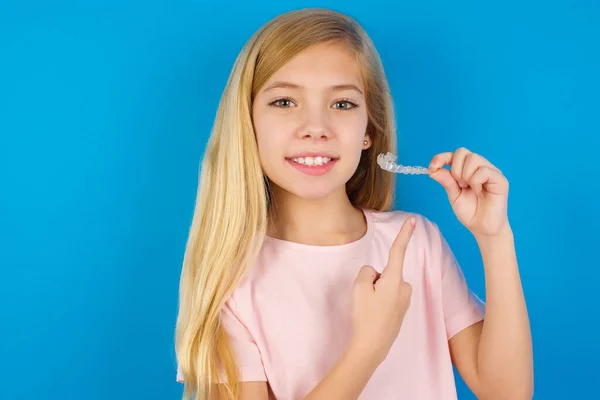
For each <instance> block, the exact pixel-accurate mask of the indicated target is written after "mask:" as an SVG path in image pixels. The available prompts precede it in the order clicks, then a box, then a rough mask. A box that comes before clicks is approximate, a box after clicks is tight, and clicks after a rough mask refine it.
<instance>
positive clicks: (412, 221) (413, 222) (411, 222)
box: [410, 217, 416, 226]
mask: <svg viewBox="0 0 600 400" xmlns="http://www.w3.org/2000/svg"><path fill="white" fill-rule="evenodd" d="M415 223H416V221H415V217H410V224H411V225H412V226H415Z"/></svg>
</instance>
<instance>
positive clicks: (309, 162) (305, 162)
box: [293, 156, 331, 167]
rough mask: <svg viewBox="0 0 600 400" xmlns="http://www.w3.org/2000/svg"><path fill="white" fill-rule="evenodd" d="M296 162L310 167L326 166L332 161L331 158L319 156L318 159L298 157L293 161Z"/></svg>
mask: <svg viewBox="0 0 600 400" xmlns="http://www.w3.org/2000/svg"><path fill="white" fill-rule="evenodd" d="M293 161H294V162H296V163H298V164H302V165H308V166H311V167H312V166H319V165H325V164H327V163H328V162H330V161H331V158H329V157H321V156H317V157H298V158H294V159H293Z"/></svg>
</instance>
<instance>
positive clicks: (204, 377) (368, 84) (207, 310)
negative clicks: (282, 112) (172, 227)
mask: <svg viewBox="0 0 600 400" xmlns="http://www.w3.org/2000/svg"><path fill="white" fill-rule="evenodd" d="M324 42H337V43H341V44H343V45H345V46H346V48H347V49H348V50H350V51H351V52H352V54H354V55H355V57H356V59H357V61H358V63H359V65H360V67H361V72H362V76H363V82H364V86H365V90H366V92H365V97H366V103H367V112H368V116H369V121H368V124H367V132H368V133H369V135H370V138H371V141H372V146H371V147H370V148H369V149H367V150H365V151H363V155H362V157H361V160H360V162H359V166H358V168H357V170H356V172H355V173H354V175H353V176H352V178H351V179H350V180H349V181H348V182H347V184H346V191H347V193H348V197H349V199H350V201H351V203H352V204H353V205H354V206H355V207H358V208H368V209H375V210H380V211H383V210H387V209H389V208H390V207H391V206H392V202H393V193H394V187H393V182H394V181H393V179H392V174H388V173H385V172H383V171H382V170H381V169H380V168H379V167H378V166H377V164H376V157H377V154H379V153H382V152H387V151H392V152H395V150H396V132H395V119H394V113H393V104H392V98H391V95H390V90H389V87H388V83H387V79H386V77H385V74H384V70H383V66H382V64H381V60H380V58H379V55H378V53H377V51H376V50H375V47H374V45H373V43H372V42H371V40H370V38H369V37H368V35H367V34H366V32H365V31H364V29H363V28H362V27H361V26H360V25H359V24H358V23H357V22H356V21H355V20H354V19H352V18H350V17H348V16H346V15H344V14H341V13H339V12H336V11H332V10H328V9H322V8H312V9H302V10H295V11H290V12H287V13H284V14H281V15H279V16H278V17H276V18H275V19H273V20H271V21H269V22H268V23H266V24H265V25H264V26H262V27H261V28H260V29H259V30H258V31H257V32H256V33H255V34H254V35H253V36H252V37H251V38H250V40H249V41H248V42H247V43H246V45H245V46H244V47H243V49H242V50H241V52H240V54H239V56H238V58H237V59H236V61H235V64H234V66H233V70H232V71H231V74H230V76H229V79H228V81H227V85H226V87H225V89H224V92H223V95H222V98H221V101H220V104H219V108H218V112H217V115H216V118H215V122H214V126H213V129H212V132H211V136H210V139H209V140H208V144H207V148H206V152H205V155H204V159H203V161H202V166H201V173H200V179H199V185H198V193H197V198H196V206H195V210H194V215H193V220H192V223H191V227H190V231H189V237H188V241H187V245H186V250H185V255H184V260H183V268H182V272H181V281H180V288H179V292H180V297H179V314H178V318H177V327H176V334H175V349H176V354H177V362H178V365H179V368H180V371H181V373H182V375H183V379H184V382H185V387H184V395H183V398H184V399H189V398H194V399H201V400H208V399H212V398H213V397H212V396H214V394H215V389H216V385H214V384H216V383H221V381H220V379H219V376H220V371H223V372H224V373H225V376H226V381H227V384H226V385H219V386H218V391H219V393H220V394H221V396H222V398H228V399H237V398H238V397H239V393H240V384H239V373H238V370H237V365H236V362H235V357H234V354H233V352H232V349H231V347H230V345H229V342H228V336H227V334H226V332H225V330H224V328H223V327H222V326H221V324H220V317H219V316H220V312H221V308H222V307H223V305H224V303H225V302H226V301H227V299H228V298H229V296H230V295H231V294H232V292H233V291H234V289H235V288H236V286H237V285H238V283H239V281H240V280H241V278H242V277H243V276H244V273H245V272H246V270H247V268H248V266H249V265H251V264H252V262H253V260H254V259H255V257H256V256H257V254H258V251H259V250H260V247H261V246H262V240H263V238H264V235H265V234H266V227H267V218H268V217H269V210H270V208H271V207H270V204H271V201H270V197H271V192H270V189H269V185H268V179H267V178H266V177H265V175H264V174H263V171H262V168H261V163H260V159H259V155H258V148H257V143H256V140H255V135H254V128H253V121H252V113H251V110H252V101H253V99H254V96H255V94H256V93H257V91H258V90H260V88H261V87H262V86H263V85H264V84H265V83H266V82H267V80H268V79H269V78H270V77H271V76H272V74H273V73H274V72H275V71H277V70H278V69H279V68H280V67H281V66H283V65H284V64H285V63H286V62H287V61H288V60H290V59H291V58H292V57H294V56H295V55H296V54H298V53H299V52H301V51H302V50H304V49H306V48H308V47H309V46H312V45H315V44H318V43H324Z"/></svg>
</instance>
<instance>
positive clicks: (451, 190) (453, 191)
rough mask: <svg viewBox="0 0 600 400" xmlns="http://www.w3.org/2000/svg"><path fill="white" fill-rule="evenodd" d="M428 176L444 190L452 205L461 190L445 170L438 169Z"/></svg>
mask: <svg viewBox="0 0 600 400" xmlns="http://www.w3.org/2000/svg"><path fill="white" fill-rule="evenodd" d="M429 176H430V177H431V178H432V179H433V180H434V181H436V182H437V183H439V184H440V185H442V187H443V188H444V189H445V190H446V193H447V194H448V199H450V203H454V201H455V200H456V199H457V198H458V196H460V193H461V188H460V186H458V182H456V181H455V180H454V177H453V176H452V174H451V173H450V171H448V170H447V169H444V168H440V169H438V170H436V171H435V172H432V173H430V174H429Z"/></svg>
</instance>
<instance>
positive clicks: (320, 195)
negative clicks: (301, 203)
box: [277, 181, 346, 201]
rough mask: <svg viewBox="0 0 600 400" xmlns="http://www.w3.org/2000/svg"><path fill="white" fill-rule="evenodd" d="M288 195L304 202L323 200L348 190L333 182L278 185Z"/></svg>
mask: <svg viewBox="0 0 600 400" xmlns="http://www.w3.org/2000/svg"><path fill="white" fill-rule="evenodd" d="M277 186H278V187H279V188H280V190H282V191H283V192H284V193H286V194H287V195H292V196H294V197H297V198H300V199H303V200H311V201H312V200H321V199H324V198H327V197H329V196H331V195H332V194H334V193H336V192H337V191H339V190H346V189H345V185H343V184H341V185H337V184H334V183H333V182H331V181H327V182H326V181H324V182H310V183H309V182H302V183H300V182H295V183H292V184H287V185H277Z"/></svg>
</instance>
